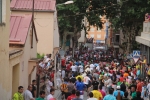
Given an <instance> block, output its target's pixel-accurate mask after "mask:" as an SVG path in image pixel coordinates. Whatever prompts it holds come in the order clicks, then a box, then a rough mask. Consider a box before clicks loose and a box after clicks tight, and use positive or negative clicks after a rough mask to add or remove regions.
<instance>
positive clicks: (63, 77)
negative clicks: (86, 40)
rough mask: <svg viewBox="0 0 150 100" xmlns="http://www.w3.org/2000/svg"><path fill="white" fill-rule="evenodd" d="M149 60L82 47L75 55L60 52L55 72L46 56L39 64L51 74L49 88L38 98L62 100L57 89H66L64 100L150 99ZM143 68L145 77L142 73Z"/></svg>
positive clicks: (47, 80)
mask: <svg viewBox="0 0 150 100" xmlns="http://www.w3.org/2000/svg"><path fill="white" fill-rule="evenodd" d="M146 60H147V59H146V57H145V56H143V57H141V58H140V60H139V61H138V62H136V63H131V61H130V60H129V59H126V55H125V54H121V53H119V54H117V56H116V58H114V56H113V50H111V49H110V50H108V51H106V52H105V51H101V50H90V49H89V48H88V47H80V48H79V49H76V51H75V53H74V57H72V54H70V51H69V50H68V51H66V55H65V56H64V58H61V57H60V55H59V54H58V55H57V64H58V67H57V70H56V71H55V70H53V69H52V68H53V67H54V66H53V67H50V66H51V62H53V61H52V60H50V57H49V56H45V57H44V60H43V61H41V62H40V63H39V66H40V68H41V70H44V71H46V73H47V75H46V77H47V79H46V81H45V86H46V87H45V89H43V90H44V91H40V97H39V98H37V99H36V100H59V99H57V98H55V97H54V93H55V91H56V89H58V90H59V89H60V90H61V92H62V97H61V99H60V100H150V81H149V78H150V65H149V64H147V61H146ZM45 61H46V63H44V62H45ZM53 64H54V62H53ZM143 65H144V66H143ZM142 67H144V73H145V76H146V77H145V78H142V76H141V73H142V70H141V69H142ZM54 73H55V74H56V77H55V78H56V83H55V84H54ZM54 85H56V87H57V88H54ZM85 94H86V95H85ZM85 97H86V98H87V99H85ZM18 100H19V99H18ZM24 100H30V99H24ZM31 100H32V99H31Z"/></svg>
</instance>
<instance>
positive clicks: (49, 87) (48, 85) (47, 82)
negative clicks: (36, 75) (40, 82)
mask: <svg viewBox="0 0 150 100" xmlns="http://www.w3.org/2000/svg"><path fill="white" fill-rule="evenodd" d="M45 85H46V95H49V94H50V90H51V88H52V86H53V83H52V82H51V81H50V80H49V79H48V78H47V79H46V82H45Z"/></svg>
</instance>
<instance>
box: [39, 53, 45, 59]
mask: <svg viewBox="0 0 150 100" xmlns="http://www.w3.org/2000/svg"><path fill="white" fill-rule="evenodd" d="M44 56H45V55H44V54H40V53H37V58H38V59H42V58H44Z"/></svg>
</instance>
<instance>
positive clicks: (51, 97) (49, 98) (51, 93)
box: [46, 89, 55, 100]
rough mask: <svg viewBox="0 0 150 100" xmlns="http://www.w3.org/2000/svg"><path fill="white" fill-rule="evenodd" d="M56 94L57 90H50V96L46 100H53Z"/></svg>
mask: <svg viewBox="0 0 150 100" xmlns="http://www.w3.org/2000/svg"><path fill="white" fill-rule="evenodd" d="M54 92H55V90H54V89H51V90H50V94H49V95H48V96H47V98H46V100H51V99H53V98H54V96H53V95H54Z"/></svg>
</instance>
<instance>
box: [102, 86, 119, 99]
mask: <svg viewBox="0 0 150 100" xmlns="http://www.w3.org/2000/svg"><path fill="white" fill-rule="evenodd" d="M103 100H116V97H115V96H113V89H112V88H110V89H109V94H108V95H106V96H105V97H104V99H103Z"/></svg>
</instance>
